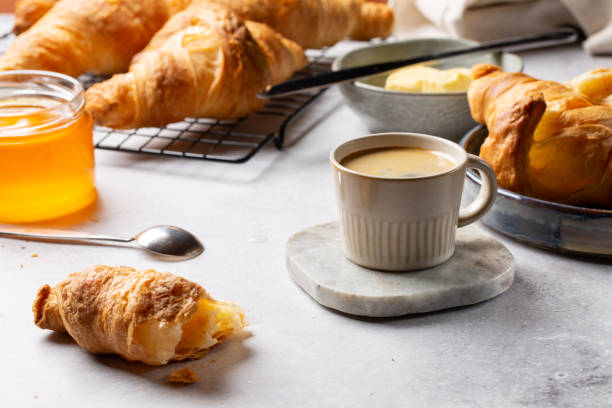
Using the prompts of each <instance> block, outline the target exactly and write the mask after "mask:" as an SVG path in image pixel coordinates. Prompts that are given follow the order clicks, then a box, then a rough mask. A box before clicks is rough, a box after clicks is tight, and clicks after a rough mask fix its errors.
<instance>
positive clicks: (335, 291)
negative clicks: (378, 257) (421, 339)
mask: <svg viewBox="0 0 612 408" xmlns="http://www.w3.org/2000/svg"><path fill="white" fill-rule="evenodd" d="M286 259H287V268H288V270H289V274H290V275H291V277H292V278H293V280H294V281H295V282H296V283H297V284H298V285H299V286H301V287H302V289H304V290H305V291H306V293H308V294H309V295H310V296H312V298H313V299H315V300H316V301H317V302H319V303H320V304H322V305H324V306H327V307H330V308H332V309H337V310H340V311H342V312H345V313H349V314H353V315H359V316H372V317H389V316H402V315H406V314H410V313H423V312H431V311H434V310H440V309H446V308H451V307H457V306H464V305H470V304H474V303H478V302H482V301H484V300H487V299H491V298H493V297H495V296H497V295H499V294H501V293H503V292H505V291H506V290H507V289H508V288H509V287H510V285H512V282H513V281H514V258H513V256H512V254H511V253H510V251H508V249H507V248H506V247H505V246H504V245H502V244H501V243H500V242H499V241H497V240H496V239H495V238H493V237H492V236H491V235H490V234H488V233H487V232H485V231H483V230H482V229H481V228H480V227H478V226H475V225H471V226H468V227H464V228H459V229H458V230H457V248H456V250H455V253H454V255H453V256H452V257H451V258H450V259H449V260H448V261H447V262H445V263H443V264H442V265H439V266H436V267H434V268H430V269H425V270H420V271H412V272H384V271H376V270H372V269H367V268H364V267H361V266H359V265H356V264H354V263H352V262H351V261H349V260H348V259H346V258H345V256H344V254H343V252H342V240H341V237H340V230H339V227H338V223H337V222H330V223H327V224H322V225H317V226H314V227H310V228H308V229H305V230H303V231H300V232H298V233H296V234H295V235H293V236H292V237H291V238H290V239H289V241H288V242H287V249H286Z"/></svg>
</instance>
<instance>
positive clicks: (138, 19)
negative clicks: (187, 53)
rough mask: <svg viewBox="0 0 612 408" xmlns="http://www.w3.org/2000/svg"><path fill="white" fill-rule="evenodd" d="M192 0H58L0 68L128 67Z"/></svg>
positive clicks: (72, 70) (69, 70)
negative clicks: (154, 35)
mask: <svg viewBox="0 0 612 408" xmlns="http://www.w3.org/2000/svg"><path fill="white" fill-rule="evenodd" d="M190 1H191V0H113V1H108V0H87V1H83V0H59V1H58V2H57V3H56V4H55V5H54V6H53V7H52V8H51V9H50V10H49V11H48V12H47V13H46V14H45V15H44V16H43V17H42V18H41V19H40V20H38V21H37V22H36V24H34V25H33V26H32V27H31V28H30V29H28V30H27V31H26V32H24V33H22V34H21V35H19V36H18V37H17V39H16V40H15V41H14V42H13V43H12V44H11V45H10V47H9V48H8V50H7V51H6V52H5V53H4V55H2V57H0V70H9V69H45V70H50V71H56V72H61V73H64V74H67V75H72V76H78V75H80V74H83V73H85V72H88V71H91V72H94V73H97V74H111V73H115V72H123V71H126V70H127V69H128V66H129V63H130V60H131V59H132V57H133V56H134V54H136V53H137V52H138V51H140V50H141V49H142V48H144V46H145V45H147V43H148V42H149V40H150V39H151V37H152V36H153V34H155V32H156V31H157V30H159V28H160V27H161V26H162V25H163V24H164V23H165V22H166V20H167V19H168V18H169V17H170V16H171V15H172V14H174V13H175V12H177V11H179V10H181V9H183V8H184V7H185V6H186V5H187V4H188V3H189V2H190Z"/></svg>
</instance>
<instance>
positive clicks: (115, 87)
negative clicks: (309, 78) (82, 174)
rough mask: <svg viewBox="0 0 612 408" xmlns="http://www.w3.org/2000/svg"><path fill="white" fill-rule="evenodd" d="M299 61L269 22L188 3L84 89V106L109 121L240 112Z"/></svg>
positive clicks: (127, 123)
mask: <svg viewBox="0 0 612 408" xmlns="http://www.w3.org/2000/svg"><path fill="white" fill-rule="evenodd" d="M306 62H307V61H306V58H305V56H304V52H303V50H302V48H301V47H300V46H299V45H297V44H296V43H294V42H292V41H290V40H288V39H286V38H284V37H282V36H281V35H280V34H278V33H277V32H275V31H274V30H272V29H271V28H270V27H268V26H266V25H264V24H260V23H255V22H252V21H247V22H244V23H241V22H240V21H239V20H238V18H237V17H236V16H235V15H234V14H232V13H230V12H228V11H227V10H226V9H224V8H223V7H221V6H218V5H215V4H210V3H198V4H193V5H192V6H190V7H189V8H187V9H186V10H184V11H182V12H180V13H178V14H176V15H174V16H173V17H172V18H171V19H170V20H169V21H168V23H167V24H166V25H165V26H164V28H162V29H161V30H160V31H159V32H158V33H157V34H156V35H155V37H154V38H153V39H152V40H151V43H150V44H149V46H148V47H147V49H146V50H144V51H143V52H142V53H141V54H139V55H137V56H136V57H134V62H133V63H132V65H131V66H130V71H129V72H128V73H125V74H118V75H115V76H113V77H112V78H111V79H109V80H107V81H104V82H101V83H98V84H95V85H94V86H92V87H91V88H89V90H88V91H87V105H86V108H87V110H88V111H89V112H90V113H91V114H92V116H93V117H94V119H95V121H96V122H97V123H98V124H102V125H105V126H109V127H113V128H134V127H141V126H157V125H163V124H167V123H171V122H176V121H178V120H182V119H183V118H185V117H187V116H190V117H214V118H220V119H225V118H236V117H241V116H244V115H246V114H248V113H250V112H253V111H256V110H257V109H259V108H261V106H263V103H264V101H263V100H261V99H259V98H257V96H256V95H257V92H259V91H261V90H262V89H264V88H265V87H266V86H267V85H270V84H275V83H277V82H281V81H284V80H286V79H287V78H289V77H290V76H291V75H292V74H293V72H294V71H296V70H298V69H300V68H302V67H304V66H305V65H306Z"/></svg>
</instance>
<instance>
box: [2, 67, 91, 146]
mask: <svg viewBox="0 0 612 408" xmlns="http://www.w3.org/2000/svg"><path fill="white" fill-rule="evenodd" d="M17 78H21V80H17ZM8 83H14V84H22V85H23V84H29V85H30V88H29V89H28V88H27V87H24V88H23V89H22V91H23V92H21V93H20V92H17V90H15V91H14V93H15V95H11V94H10V92H9V93H8V95H7V96H6V97H5V98H10V97H11V96H12V97H14V98H22V97H33V98H36V97H53V99H55V100H56V101H57V103H56V104H55V105H53V106H50V107H40V109H37V110H36V111H35V112H36V113H38V112H53V111H56V112H57V115H55V116H54V115H50V117H51V118H52V119H51V120H49V121H45V122H41V123H39V124H36V125H24V126H15V127H10V129H8V128H7V129H2V128H0V139H5V141H8V140H6V138H8V139H10V138H12V137H17V138H23V137H27V136H29V135H30V134H33V133H38V132H40V131H45V130H50V129H57V128H59V127H64V126H67V125H69V124H70V123H73V122H74V121H76V120H78V119H79V118H80V117H81V115H82V114H83V112H84V110H85V90H84V89H83V86H82V85H81V83H80V82H79V81H78V80H77V79H75V78H73V77H71V76H68V75H65V74H61V73H59V72H52V71H43V70H10V71H0V100H1V99H3V97H2V95H1V94H2V89H3V88H8ZM37 86H40V89H38V90H37V89H36V87H37ZM43 87H46V88H47V89H45V90H44V91H43ZM16 89H17V88H16ZM66 107H69V109H70V110H71V111H72V112H73V114H72V115H71V116H69V117H63V116H61V115H60V112H61V110H62V109H63V108H66ZM3 133H8V134H4V135H3Z"/></svg>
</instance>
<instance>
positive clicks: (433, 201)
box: [330, 133, 497, 271]
mask: <svg viewBox="0 0 612 408" xmlns="http://www.w3.org/2000/svg"><path fill="white" fill-rule="evenodd" d="M400 146H410V147H420V148H424V149H430V150H437V151H440V152H443V153H446V154H449V155H450V156H452V157H453V158H454V159H455V161H456V163H457V164H456V165H455V166H454V167H453V168H452V169H450V170H448V171H446V172H444V173H441V174H434V175H430V176H423V177H410V178H407V177H379V176H372V175H367V174H363V173H359V172H356V171H353V170H350V169H348V168H346V167H344V166H342V165H341V164H340V163H341V162H342V160H343V159H344V158H346V157H347V156H348V155H350V154H352V153H355V152H359V151H363V150H368V149H372V148H379V147H400ZM330 162H331V165H332V168H333V175H334V184H335V190H336V198H337V201H338V207H339V210H340V228H341V232H342V238H343V247H344V254H345V255H346V257H347V258H348V259H350V260H351V261H353V262H355V263H356V264H359V265H362V266H365V267H368V268H372V269H380V270H389V271H408V270H414V269H423V268H429V267H432V266H435V265H439V264H441V263H443V262H444V261H446V260H448V259H449V258H450V257H451V256H452V255H453V253H454V251H455V232H456V230H457V227H463V226H465V225H468V224H470V223H472V222H474V221H476V220H477V219H478V218H480V217H482V216H483V215H484V214H485V213H486V212H487V211H488V210H489V209H490V208H491V206H492V205H493V203H494V201H495V197H496V193H497V182H496V179H495V173H494V172H493V170H492V169H491V167H490V166H489V165H488V164H487V163H486V162H485V161H484V160H482V159H481V158H479V157H478V156H474V155H472V154H468V153H466V152H465V150H463V148H462V147H461V146H459V145H457V144H455V143H453V142H451V141H449V140H446V139H442V138H439V137H435V136H428V135H422V134H417V133H381V134H376V135H369V136H365V137H361V138H358V139H354V140H351V141H348V142H346V143H343V144H341V145H340V146H338V147H336V148H335V149H334V150H332V152H331V153H330ZM468 167H469V168H474V169H477V170H479V171H480V174H481V178H482V180H483V183H482V188H481V190H480V192H479V194H478V196H477V197H476V198H475V199H474V201H473V202H472V203H471V204H470V205H468V206H467V207H465V208H461V194H462V192H463V183H464V180H465V172H466V169H467V168H468Z"/></svg>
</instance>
